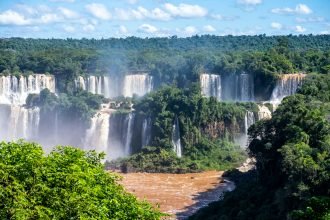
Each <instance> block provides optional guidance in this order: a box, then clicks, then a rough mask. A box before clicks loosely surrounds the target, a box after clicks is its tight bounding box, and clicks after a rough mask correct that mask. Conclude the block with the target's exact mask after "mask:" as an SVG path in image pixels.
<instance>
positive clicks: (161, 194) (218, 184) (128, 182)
mask: <svg viewBox="0 0 330 220" xmlns="http://www.w3.org/2000/svg"><path fill="white" fill-rule="evenodd" d="M222 174H223V172H222V171H207V172H202V173H187V174H167V173H127V174H121V175H122V176H123V180H122V181H121V184H122V185H123V186H124V188H125V189H126V190H127V191H129V192H131V193H132V194H134V195H135V196H137V197H138V198H139V199H146V200H147V201H149V202H150V203H152V204H153V205H155V206H157V204H158V205H159V208H160V210H161V211H162V212H165V213H167V214H170V215H171V216H170V217H169V218H166V219H185V218H187V217H188V216H190V215H192V214H193V213H194V212H196V211H197V210H198V209H200V208H202V207H204V206H206V205H207V204H209V203H210V202H213V201H217V200H219V198H220V197H221V196H222V195H223V192H225V191H232V190H233V189H234V188H235V185H234V183H233V182H230V181H228V180H226V179H224V178H222Z"/></svg>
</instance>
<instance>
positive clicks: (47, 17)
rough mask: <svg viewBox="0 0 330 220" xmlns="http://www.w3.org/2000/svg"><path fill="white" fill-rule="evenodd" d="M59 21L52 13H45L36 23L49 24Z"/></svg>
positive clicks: (59, 18)
mask: <svg viewBox="0 0 330 220" xmlns="http://www.w3.org/2000/svg"><path fill="white" fill-rule="evenodd" d="M60 20H61V17H60V16H58V15H57V14H54V13H47V14H44V15H42V16H41V17H40V19H38V21H37V23H39V22H40V23H43V24H49V23H53V22H59V21H60Z"/></svg>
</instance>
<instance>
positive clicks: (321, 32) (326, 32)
mask: <svg viewBox="0 0 330 220" xmlns="http://www.w3.org/2000/svg"><path fill="white" fill-rule="evenodd" d="M320 34H330V31H320Z"/></svg>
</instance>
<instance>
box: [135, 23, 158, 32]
mask: <svg viewBox="0 0 330 220" xmlns="http://www.w3.org/2000/svg"><path fill="white" fill-rule="evenodd" d="M138 31H139V32H143V33H148V34H155V33H157V32H158V28H156V27H155V26H152V25H150V24H142V25H141V26H140V27H139V28H138Z"/></svg>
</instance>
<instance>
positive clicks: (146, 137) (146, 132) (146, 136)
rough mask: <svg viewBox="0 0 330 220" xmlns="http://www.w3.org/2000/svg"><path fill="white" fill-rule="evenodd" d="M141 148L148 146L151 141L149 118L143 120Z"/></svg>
mask: <svg viewBox="0 0 330 220" xmlns="http://www.w3.org/2000/svg"><path fill="white" fill-rule="evenodd" d="M141 139H142V140H141V146H142V147H145V146H148V145H149V144H150V140H151V118H149V117H148V118H145V119H144V120H143V123H142V134H141Z"/></svg>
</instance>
